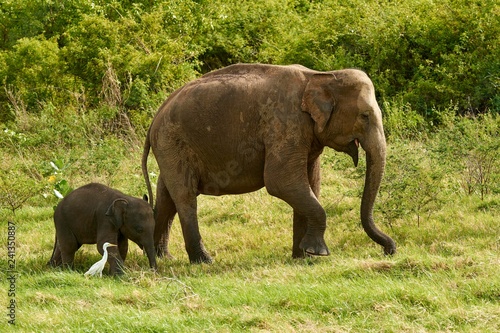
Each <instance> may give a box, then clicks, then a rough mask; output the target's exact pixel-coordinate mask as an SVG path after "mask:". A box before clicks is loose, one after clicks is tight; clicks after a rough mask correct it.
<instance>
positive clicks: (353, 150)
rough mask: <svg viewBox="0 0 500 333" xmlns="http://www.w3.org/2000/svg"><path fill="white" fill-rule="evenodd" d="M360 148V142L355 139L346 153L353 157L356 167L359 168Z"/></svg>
mask: <svg viewBox="0 0 500 333" xmlns="http://www.w3.org/2000/svg"><path fill="white" fill-rule="evenodd" d="M358 148H359V140H358V139H357V138H355V139H354V140H352V141H351V142H349V144H348V145H347V147H346V150H345V152H346V153H347V154H348V155H349V156H351V158H352V161H353V163H354V166H355V167H357V166H358Z"/></svg>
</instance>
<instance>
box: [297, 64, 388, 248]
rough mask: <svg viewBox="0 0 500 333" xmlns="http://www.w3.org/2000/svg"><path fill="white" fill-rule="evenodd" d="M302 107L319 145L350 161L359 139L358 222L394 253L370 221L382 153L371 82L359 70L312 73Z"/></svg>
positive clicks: (355, 156) (379, 115)
mask: <svg viewBox="0 0 500 333" xmlns="http://www.w3.org/2000/svg"><path fill="white" fill-rule="evenodd" d="M302 110H303V111H305V112H308V113H309V114H310V115H311V118H312V119H313V120H314V122H315V125H314V131H315V135H316V137H317V138H318V140H319V141H320V142H321V143H322V144H323V145H325V146H328V147H331V148H333V149H335V150H337V151H342V152H345V153H347V154H349V155H350V156H351V157H352V159H353V161H354V164H355V165H357V164H358V147H359V145H361V147H362V148H363V149H364V150H365V152H366V165H367V168H366V178H365V187H364V191H363V198H362V201H361V222H362V225H363V228H364V229H365V231H366V233H367V234H368V235H369V236H370V238H372V239H373V240H374V241H375V242H377V243H379V244H380V245H382V246H383V247H384V252H385V253H386V254H393V253H395V251H396V245H395V243H394V241H393V240H392V239H391V238H390V237H389V236H387V235H386V234H384V233H383V232H381V231H380V230H379V229H377V227H376V226H375V224H374V223H373V206H374V202H375V198H376V196H377V193H378V190H379V187H380V182H381V180H382V176H383V174H384V168H385V155H386V142H385V135H384V129H383V125H382V113H381V111H380V107H379V106H378V103H377V101H376V99H375V89H374V87H373V83H372V82H371V80H370V79H369V78H368V76H367V75H366V74H365V73H364V72H362V71H359V70H353V69H348V70H340V71H333V72H328V73H318V74H314V75H313V76H312V77H311V78H310V80H309V82H308V83H307V86H306V88H305V91H304V95H303V98H302Z"/></svg>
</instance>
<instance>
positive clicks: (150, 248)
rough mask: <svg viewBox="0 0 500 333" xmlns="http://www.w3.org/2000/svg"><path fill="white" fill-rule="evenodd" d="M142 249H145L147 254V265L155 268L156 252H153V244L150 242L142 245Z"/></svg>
mask: <svg viewBox="0 0 500 333" xmlns="http://www.w3.org/2000/svg"><path fill="white" fill-rule="evenodd" d="M144 251H146V255H147V256H148V259H149V267H151V268H153V269H154V270H156V268H157V266H156V252H155V247H154V245H153V244H150V245H148V246H145V247H144Z"/></svg>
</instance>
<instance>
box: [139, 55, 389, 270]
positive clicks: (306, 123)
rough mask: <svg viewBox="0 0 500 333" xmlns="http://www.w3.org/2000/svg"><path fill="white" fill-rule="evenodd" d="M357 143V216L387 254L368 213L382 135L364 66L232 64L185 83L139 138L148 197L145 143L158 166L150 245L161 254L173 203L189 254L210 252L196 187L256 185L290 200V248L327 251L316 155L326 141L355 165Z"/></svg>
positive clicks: (219, 191)
mask: <svg viewBox="0 0 500 333" xmlns="http://www.w3.org/2000/svg"><path fill="white" fill-rule="evenodd" d="M359 144H361V147H362V148H363V149H364V150H365V151H366V159H367V162H366V165H367V169H366V179H365V186H364V192H363V197H362V200H361V222H362V225H363V228H364V230H365V231H366V233H367V234H368V235H369V236H370V237H371V238H372V239H373V240H374V241H375V242H377V243H378V244H380V245H382V246H383V247H384V252H385V253H386V254H393V253H395V252H396V245H395V243H394V241H393V240H392V239H391V238H390V237H389V236H387V235H386V234H384V233H383V232H381V231H380V230H379V229H377V227H376V226H375V224H374V222H373V206H374V201H375V197H376V196H377V192H378V190H379V187H380V182H381V180H382V176H383V173H384V166H385V154H386V143H385V136H384V130H383V126H382V115H381V111H380V108H379V106H378V104H377V101H376V99H375V92H374V87H373V84H372V82H371V80H370V79H369V78H368V76H367V75H366V74H365V73H363V72H362V71H359V70H354V69H346V70H339V71H331V72H318V71H313V70H310V69H308V68H306V67H303V66H299V65H292V66H275V65H263V64H238V65H232V66H228V67H225V68H222V69H220V70H216V71H214V72H211V73H208V74H206V75H203V76H202V77H201V78H199V79H197V80H194V81H192V82H190V83H188V84H186V85H185V86H183V87H182V88H180V89H178V90H177V91H175V92H174V93H172V94H171V96H170V97H169V98H168V99H167V100H166V101H165V102H164V103H163V105H162V106H161V107H160V109H159V111H158V113H157V114H156V116H155V118H154V120H153V122H152V124H151V126H150V128H149V131H148V135H147V137H146V140H145V145H144V152H143V157H142V170H143V174H144V177H145V181H146V184H147V187H148V192H149V195H150V197H152V191H151V184H150V181H149V176H148V171H147V158H148V155H149V150H150V148H152V150H153V154H154V155H155V157H156V161H157V163H158V165H159V168H160V176H159V179H158V186H157V197H156V206H155V210H156V212H155V219H156V229H155V245H156V247H157V252H160V253H159V254H160V255H161V254H166V255H169V253H168V249H167V246H168V233H169V230H170V226H171V224H172V220H173V218H174V216H175V214H176V213H178V214H179V218H180V222H181V226H182V233H183V236H184V241H185V246H186V250H187V253H188V255H189V260H190V261H191V262H211V260H212V259H211V257H210V255H209V254H208V252H207V251H206V250H205V247H204V246H203V242H202V238H201V235H200V232H199V228H198V218H197V196H198V195H199V194H207V195H223V194H240V193H247V192H251V191H255V190H258V189H260V188H262V187H264V186H265V187H266V189H267V191H268V192H269V193H270V194H271V195H273V196H276V197H278V198H280V199H282V200H284V201H285V202H287V203H288V204H289V205H290V206H291V207H292V208H293V249H292V256H293V257H303V256H305V255H306V254H309V255H320V256H323V255H328V254H329V251H328V248H327V246H326V244H325V241H324V233H325V229H326V214H325V211H324V209H323V208H322V207H321V205H320V203H319V202H318V196H319V192H320V158H319V157H320V154H321V153H322V151H323V148H324V147H325V146H327V147H331V148H333V149H335V150H337V151H341V152H345V153H347V154H349V155H350V156H351V157H352V159H353V161H354V164H355V165H357V163H358V147H359ZM162 236H163V240H162Z"/></svg>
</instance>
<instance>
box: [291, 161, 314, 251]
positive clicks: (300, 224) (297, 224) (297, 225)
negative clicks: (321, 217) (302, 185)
mask: <svg viewBox="0 0 500 333" xmlns="http://www.w3.org/2000/svg"><path fill="white" fill-rule="evenodd" d="M307 174H308V178H309V185H310V187H311V190H312V191H313V193H314V195H315V196H316V198H317V199H318V198H319V193H320V184H321V169H320V158H319V157H317V158H315V159H311V160H310V162H309V165H308V168H307ZM306 233H307V217H305V216H303V215H301V214H299V212H298V211H296V210H294V211H293V247H292V258H304V257H305V255H306V252H305V251H304V250H303V249H301V248H300V242H301V241H302V239H303V238H304V237H305V235H306Z"/></svg>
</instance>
